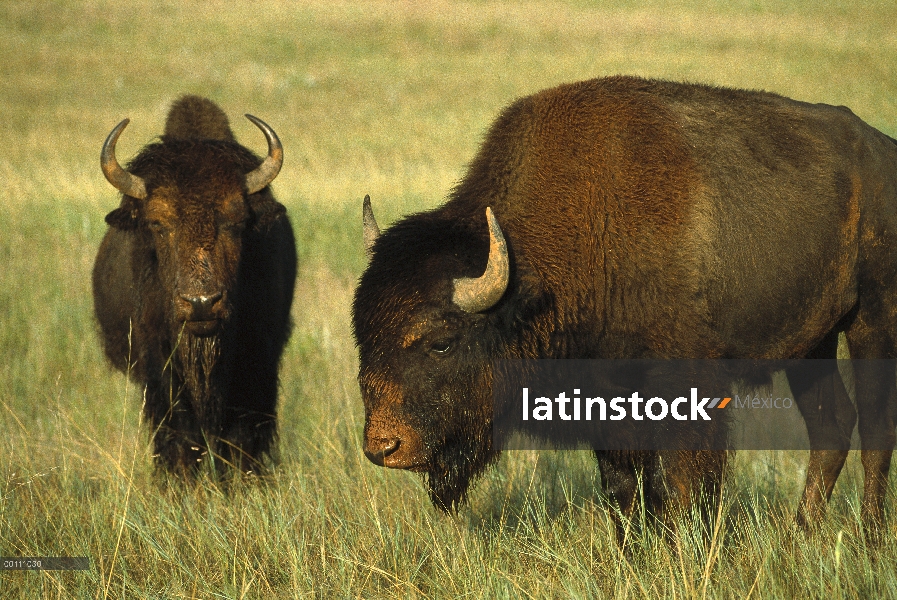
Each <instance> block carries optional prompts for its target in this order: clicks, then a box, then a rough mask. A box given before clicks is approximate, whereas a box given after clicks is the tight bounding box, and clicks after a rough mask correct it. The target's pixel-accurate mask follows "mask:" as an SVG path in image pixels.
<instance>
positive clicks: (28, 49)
mask: <svg viewBox="0 0 897 600" xmlns="http://www.w3.org/2000/svg"><path fill="white" fill-rule="evenodd" d="M894 22H897V4H894V3H893V2H891V1H881V2H865V3H862V5H860V4H857V3H854V2H850V1H847V0H842V1H839V2H830V3H817V2H809V1H807V0H798V1H796V2H795V1H788V2H785V1H779V2H763V3H761V2H755V1H751V0H738V1H731V0H730V1H727V2H723V1H714V2H701V3H698V2H694V3H688V4H686V3H681V2H670V1H660V0H655V1H651V2H626V1H623V0H619V1H617V2H606V3H601V5H600V7H596V5H595V4H594V3H590V2H584V1H581V0H579V1H571V2H532V3H487V2H469V3H448V2H434V3H394V2H386V1H381V2H372V3H365V4H353V3H345V2H326V3H323V2H322V3H312V2H292V3H285V2H274V1H263V2H254V3H239V4H237V3H229V2H224V1H219V2H208V3H198V2H195V3H181V2H163V3H159V2H149V1H147V0H133V1H132V2H129V3H113V2H101V1H95V2H89V1H85V2H78V3H75V2H62V1H58V2H52V1H36V2H17V1H7V2H3V3H0V114H2V118H0V139H3V141H4V143H3V145H2V147H0V555H4V556H28V555H32V556H53V555H70V556H80V555H86V556H89V557H90V558H91V562H92V565H93V566H92V569H91V570H90V571H88V572H9V571H5V572H0V597H3V598H15V597H23V598H33V597H52V598H56V597H62V598H66V597H74V598H104V597H115V598H123V597H127V598H157V597H165V598H174V597H196V598H238V597H246V598H256V597H257V598H270V597H279V598H293V597H304V596H309V597H312V596H321V597H332V596H338V597H339V596H352V597H381V596H385V597H403V598H406V597H409V598H416V597H465V596H466V597H515V598H516V597H537V598H546V597H547V598H554V597H583V598H589V597H608V598H610V597H638V598H661V597H662V598H680V597H722V598H728V597H741V598H744V597H754V598H759V597H782V598H789V597H794V596H801V597H810V598H831V597H897V569H895V564H897V523H895V521H897V518H895V516H894V514H893V512H894V511H893V510H892V511H891V513H892V515H891V517H892V518H891V519H890V521H889V525H888V530H887V532H886V537H885V543H884V545H883V547H882V548H880V549H878V550H873V549H870V548H868V547H867V546H866V545H865V543H864V541H863V538H862V536H860V535H859V534H858V517H857V512H858V506H859V504H858V503H859V497H860V493H861V490H862V474H861V473H862V470H861V468H860V465H859V461H858V459H857V457H855V456H851V458H850V460H849V462H848V465H847V467H846V468H845V472H844V473H843V475H842V478H841V480H840V481H839V484H838V487H837V488H836V490H835V496H834V498H833V502H832V504H831V506H830V510H829V516H828V518H827V519H826V522H825V524H824V526H823V528H822V529H821V530H820V531H819V532H818V533H817V534H816V535H815V536H813V537H810V538H807V537H806V536H804V535H803V534H800V533H799V532H797V531H796V530H795V529H794V527H793V525H792V522H793V511H794V509H795V507H796V504H797V500H798V497H799V494H800V490H801V486H802V481H803V474H804V473H803V466H804V465H805V461H806V455H805V454H804V453H800V452H779V453H775V452H765V453H754V452H742V453H740V454H739V455H738V456H737V457H736V460H735V465H734V468H733V469H732V473H731V477H730V481H729V485H728V487H727V491H726V495H725V503H724V504H723V506H722V508H721V516H720V518H719V519H718V520H717V521H714V523H711V524H710V526H711V529H714V528H715V531H716V534H715V537H714V538H713V543H712V544H710V545H705V544H704V543H703V542H701V535H700V533H699V532H697V531H692V532H689V527H693V526H694V521H685V522H684V523H683V532H682V534H681V535H680V537H679V538H678V542H675V543H670V542H668V541H667V540H666V539H665V538H664V537H663V536H662V535H658V533H657V532H656V531H655V530H652V529H650V528H648V529H646V530H642V529H640V528H638V527H636V529H634V530H633V532H632V535H633V542H632V545H631V553H630V556H628V557H623V556H621V554H620V550H619V548H618V546H617V544H616V542H615V538H614V534H613V531H612V527H611V524H610V513H609V508H608V506H607V504H606V502H605V500H604V498H603V496H602V495H601V492H600V489H599V486H598V484H597V473H596V469H595V466H594V463H593V461H592V460H591V458H590V455H588V454H587V453H582V452H567V453H561V452H558V453H549V452H543V453H535V452H513V453H507V454H506V455H505V456H504V457H503V458H502V460H501V461H500V463H499V464H498V465H497V467H496V468H495V469H492V470H491V471H489V473H488V475H487V476H486V477H484V478H483V480H481V481H480V482H479V483H478V484H477V485H476V487H475V488H474V490H473V493H472V495H471V501H470V504H469V506H468V507H466V508H464V509H462V510H461V511H460V513H459V514H458V515H457V516H456V517H452V518H449V517H445V516H442V515H440V514H438V513H437V512H435V511H434V510H433V509H432V508H431V507H430V505H429V502H428V500H427V497H426V492H425V490H424V488H423V486H422V484H421V482H420V480H419V479H418V478H417V477H416V476H415V475H413V474H410V473H403V472H396V471H388V470H384V469H379V468H377V467H375V466H373V465H372V464H370V463H368V461H367V460H366V459H365V458H364V456H363V454H362V453H361V448H360V434H361V427H362V424H363V418H364V416H363V410H362V407H361V402H360V399H359V393H358V389H357V385H356V383H355V373H356V369H357V363H356V360H357V359H356V353H355V348H354V345H353V342H352V337H351V333H350V329H349V314H350V302H351V296H352V290H353V287H354V285H355V281H356V279H357V277H358V275H359V274H360V272H361V270H362V269H363V268H364V263H365V259H364V254H363V250H362V247H361V223H360V221H361V219H360V213H361V210H360V208H361V199H362V198H363V197H364V194H366V193H369V194H371V196H372V198H373V201H374V207H375V210H376V212H377V216H378V219H379V221H380V223H381V225H388V224H389V223H391V222H393V221H394V220H395V219H397V218H398V217H400V216H401V215H404V214H407V213H409V212H413V211H417V210H422V209H425V208H430V207H433V206H436V205H438V204H439V203H440V202H442V201H443V199H444V198H445V196H446V194H447V192H448V190H449V189H450V187H451V186H452V184H453V183H454V182H456V181H457V180H458V179H459V178H460V176H461V174H462V173H463V168H464V165H465V163H466V162H467V161H469V160H470V159H471V157H472V155H473V153H474V151H475V150H476V147H477V145H478V144H479V142H480V140H481V138H482V135H483V133H484V131H485V129H486V127H487V126H488V125H489V123H490V122H491V120H492V119H493V118H494V117H495V116H496V115H497V113H498V111H499V110H500V109H501V108H502V107H503V106H504V105H506V104H507V103H508V102H510V101H511V100H512V99H514V98H516V97H519V96H521V95H524V94H527V93H531V92H534V91H536V90H538V89H541V88H544V87H547V86H550V85H554V84H557V83H560V82H564V81H573V80H579V79H585V78H589V77H595V76H602V75H609V74H615V73H633V74H638V75H643V76H657V77H665V78H670V79H678V80H690V81H701V82H708V83H714V84H719V85H731V86H738V87H748V88H763V89H769V90H772V91H776V92H780V93H783V94H785V95H788V96H792V97H795V98H798V99H802V100H807V101H814V102H827V103H830V104H845V105H848V106H850V107H851V108H852V109H853V110H854V112H856V113H857V114H858V115H860V116H861V117H862V118H863V119H865V120H866V121H867V122H869V123H870V124H872V125H874V126H876V127H878V128H880V129H881V130H882V131H884V132H886V133H888V134H890V135H892V136H897V58H895V57H897V35H895V29H894V27H893V23H894ZM185 92H190V93H199V94H204V95H207V96H210V97H212V98H213V99H214V100H216V101H217V102H219V103H220V104H221V105H222V107H223V108H224V109H225V110H226V111H227V112H228V113H229V114H230V115H231V118H232V125H233V127H234V130H235V132H236V134H237V136H238V138H239V139H240V140H241V141H243V142H244V143H245V144H247V145H248V146H250V147H251V148H254V149H255V150H256V151H258V152H263V151H264V140H263V138H262V136H261V135H260V134H259V133H258V131H257V130H256V129H255V128H254V127H253V126H252V125H251V124H250V123H249V122H248V121H246V120H245V119H243V118H242V117H240V116H239V115H242V114H243V113H245V112H250V113H252V114H255V115H257V116H259V117H261V118H262V119H264V120H265V121H266V122H268V123H269V124H271V125H272V126H273V127H274V128H275V129H276V130H277V132H278V134H279V135H280V137H281V139H282V141H283V143H284V146H285V149H286V163H285V166H284V169H283V172H282V174H281V175H280V177H279V178H278V179H277V181H276V182H275V184H274V188H275V193H276V194H277V195H278V198H279V199H280V200H281V201H283V202H284V203H285V204H286V205H287V207H288V209H289V213H290V215H291V218H292V220H293V224H294V227H295V228H296V231H297V237H298V242H299V245H300V250H299V253H300V273H299V278H298V281H297V301H296V303H295V306H294V318H295V321H296V329H295V331H294V334H293V338H292V340H291V342H290V345H289V347H288V349H287V353H286V356H285V357H284V361H283V368H282V395H281V413H280V417H281V419H280V429H281V435H280V463H279V466H278V467H277V468H276V470H275V471H274V473H273V475H272V477H271V478H270V480H269V481H267V482H266V483H264V484H250V485H242V486H237V488H236V489H235V490H234V491H233V492H232V494H231V495H230V496H229V497H225V496H224V495H223V494H222V493H221V491H220V490H218V489H217V488H216V487H215V485H214V484H212V483H210V482H208V481H204V482H202V483H201V484H199V485H197V486H196V487H193V488H189V489H183V488H182V487H179V486H170V487H166V486H165V485H160V484H158V482H156V481H154V480H153V479H152V477H151V467H150V462H151V461H150V458H149V449H148V444H147V439H148V438H147V432H146V431H145V428H143V427H142V426H141V423H140V419H139V414H140V399H141V395H140V390H139V389H137V388H135V386H134V385H133V384H131V383H130V382H128V381H127V379H126V377H124V376H123V375H121V374H118V373H114V372H112V371H111V370H110V369H109V367H108V366H107V365H106V363H105V362H104V359H103V357H102V354H101V351H100V347H99V343H98V340H97V335H96V325H95V323H94V321H93V317H92V304H91V298H90V284H89V278H90V269H91V266H92V261H93V257H94V255H95V252H96V249H97V247H98V244H99V241H100V239H101V238H102V235H103V232H104V230H105V224H104V222H103V216H104V215H105V213H106V212H107V211H108V210H111V209H112V208H113V207H114V206H115V205H116V203H117V197H116V193H115V192H114V190H113V189H112V188H111V187H110V186H109V185H108V184H107V183H106V181H105V180H104V179H103V177H102V175H101V173H100V170H99V168H98V167H99V165H98V155H99V149H100V145H101V144H102V141H103V139H104V138H105V136H106V134H107V133H108V132H109V130H110V129H111V128H112V126H113V125H114V124H115V123H117V122H118V121H119V120H121V119H122V118H124V117H126V116H128V117H130V118H131V120H132V121H131V125H130V126H129V128H128V130H127V132H126V133H125V134H124V136H123V138H122V139H121V141H120V142H119V150H118V153H119V156H120V157H121V158H123V159H125V158H128V157H130V156H133V154H134V153H135V152H136V151H137V150H138V149H139V148H140V147H141V146H142V145H143V144H145V143H147V142H149V141H150V140H152V139H153V137H154V136H156V135H158V134H159V133H160V131H161V128H162V124H163V121H164V117H165V112H166V109H167V107H168V105H169V104H170V102H171V101H172V100H173V99H174V98H175V97H177V96H178V95H179V94H181V93H185ZM891 480H892V491H891V494H890V497H889V504H893V503H894V500H895V494H894V490H893V488H894V481H895V475H894V474H893V473H892V479H891ZM636 525H638V523H636Z"/></svg>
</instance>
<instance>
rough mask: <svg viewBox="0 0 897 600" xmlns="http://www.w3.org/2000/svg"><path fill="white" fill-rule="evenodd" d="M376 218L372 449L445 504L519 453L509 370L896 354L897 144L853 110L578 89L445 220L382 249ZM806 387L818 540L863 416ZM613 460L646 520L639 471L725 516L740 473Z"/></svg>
mask: <svg viewBox="0 0 897 600" xmlns="http://www.w3.org/2000/svg"><path fill="white" fill-rule="evenodd" d="M364 224H365V241H366V244H367V250H368V253H369V256H370V257H371V258H370V262H369V265H368V267H367V270H366V271H365V272H364V274H363V275H362V277H361V280H360V282H359V285H358V288H357V290H356V293H355V301H354V314H353V318H354V333H355V338H356V342H357V345H358V348H359V354H360V372H359V383H360V387H361V393H362V397H363V400H364V406H365V412H366V419H365V427H364V450H365V453H366V455H367V456H368V458H369V459H371V460H372V461H373V462H375V463H376V464H379V465H383V466H386V467H392V468H400V469H410V470H414V471H419V472H421V473H424V474H426V477H427V483H428V486H429V490H430V496H431V499H432V500H433V502H434V503H435V504H436V505H437V506H438V507H440V508H442V509H445V510H447V509H449V508H450V507H451V506H452V505H453V504H454V503H456V502H459V501H461V500H463V498H464V497H465V493H466V491H467V488H468V485H469V483H470V481H471V480H472V479H473V478H474V477H476V476H477V475H478V474H479V473H481V472H482V471H483V469H484V468H485V467H486V466H487V465H488V464H489V463H490V461H492V460H494V459H495V458H496V455H497V453H498V449H497V448H494V447H493V445H492V443H493V442H492V436H491V431H490V429H491V426H492V419H493V412H492V411H493V407H492V389H491V388H492V383H493V361H494V360H495V359H501V358H552V359H568V358H596V359H597V358H601V359H615V358H749V359H790V358H801V357H830V358H834V357H835V351H836V348H837V339H838V334H839V332H842V331H843V332H844V333H846V338H847V342H848V344H849V348H850V352H851V354H852V357H853V358H894V357H895V354H897V145H895V142H894V140H891V139H890V138H888V137H887V136H885V135H883V134H881V133H880V132H878V131H876V130H875V129H873V128H872V127H870V126H868V125H867V124H865V123H864V122H863V121H861V120H860V119H859V118H857V117H856V116H854V115H853V114H852V113H851V112H850V110H848V109H846V108H843V107H833V106H827V105H822V104H815V105H813V104H806V103H802V102H796V101H793V100H789V99H787V98H783V97H781V96H777V95H775V94H770V93H763V92H755V91H741V90H731V89H720V88H714V87H709V86H703V85H690V84H678V83H671V82H665V81H651V80H644V79H639V78H633V77H610V78H605V79H596V80H591V81H585V82H581V83H575V84H571V85H562V86H560V87H556V88H553V89H549V90H545V91H542V92H540V93H537V94H535V95H533V96H529V97H526V98H523V99H520V100H518V101H516V102H514V103H513V104H512V105H510V106H509V107H508V108H507V109H505V111H504V112H503V113H502V114H501V116H500V117H499V118H498V120H497V121H496V122H495V124H494V125H493V126H492V128H491V130H490V131H489V133H488V135H487V137H486V139H485V142H484V143H483V145H482V147H481V149H480V151H479V153H478V154H477V155H476V157H475V158H474V160H473V162H472V163H471V165H470V166H469V168H468V170H467V174H466V175H465V177H464V178H463V180H462V181H461V182H460V183H459V184H458V185H457V186H456V188H455V189H454V190H453V191H452V193H451V197H450V199H449V201H448V202H447V203H446V204H444V205H443V206H441V207H440V208H437V209H435V210H432V211H430V212H426V213H422V214H417V215H412V216H409V217H407V218H405V219H404V220H402V221H400V222H399V223H397V224H396V225H394V226H392V227H390V228H389V229H388V230H386V231H385V232H383V233H382V234H380V233H379V230H378V228H377V225H376V221H375V220H374V217H373V213H372V212H371V209H370V205H369V203H368V202H366V204H365V210H364ZM378 236H379V237H378ZM890 369H891V370H890V373H889V374H888V373H885V375H887V377H886V379H884V380H883V379H881V378H878V379H875V378H868V377H858V378H857V385H858V389H857V398H858V407H859V425H860V435H861V439H862V440H863V444H864V448H865V450H864V452H863V456H862V458H863V466H864V468H865V477H866V484H865V491H864V503H863V517H864V519H865V521H866V523H867V524H871V525H875V524H877V523H878V522H879V521H880V520H881V516H882V508H883V498H884V493H885V489H886V482H887V476H888V469H889V464H890V459H891V453H892V449H893V447H894V439H895V435H894V434H895V431H894V420H893V419H894V418H893V407H894V406H895V405H897V400H895V381H894V371H893V365H891V366H890ZM787 374H788V376H789V379H790V382H791V385H792V391H793V392H794V394H795V395H796V402H797V404H798V405H799V407H800V408H801V412H802V414H803V415H804V417H805V420H806V422H807V426H808V430H809V433H810V438H811V445H812V447H813V448H814V450H813V452H812V453H811V459H810V466H809V469H808V474H807V482H806V489H805V491H804V496H803V499H802V501H801V505H800V509H799V517H798V518H799V520H800V521H801V522H802V523H804V524H808V523H811V522H814V521H816V520H818V519H819V518H820V516H821V515H822V512H823V510H824V507H825V502H826V501H827V499H828V497H829V495H830V494H831V491H832V487H833V485H834V483H835V479H836V478H837V476H838V473H839V471H840V469H841V467H842V465H843V463H844V460H845V457H846V455H847V449H848V448H849V439H850V432H851V431H852V429H853V426H854V423H855V421H856V411H855V410H854V409H853V407H852V405H851V404H850V403H849V399H848V397H847V394H846V392H844V389H843V384H842V383H841V380H840V378H837V385H838V386H839V390H837V392H838V393H836V394H834V395H831V394H830V395H829V396H828V397H831V398H834V399H833V400H827V402H828V404H829V405H827V406H824V407H823V406H820V405H819V402H818V401H817V400H818V399H819V398H821V397H822V396H821V395H820V389H819V388H820V386H821V385H823V383H822V382H820V380H819V379H813V378H810V377H808V376H806V374H805V373H803V372H801V370H800V369H799V368H795V369H792V370H789V371H788V373H787ZM870 381H879V382H882V381H884V383H883V384H882V385H884V386H886V389H884V390H877V389H872V387H874V386H872V387H870V385H868V383H869V382H870ZM882 391H884V393H878V392H882ZM884 404H889V407H888V406H883V405H884ZM886 408H890V410H891V412H888V411H887V410H885V409H886ZM515 410H519V408H515ZM886 414H887V415H888V416H887V417H886V418H880V417H882V415H886ZM719 433H720V432H719V431H715V432H714V431H710V433H709V435H718V434H719ZM708 447H713V446H712V445H710V446H708ZM596 454H597V457H598V461H599V464H600V468H601V474H602V481H603V484H604V485H605V487H606V489H607V491H608V492H609V494H610V496H611V497H612V498H613V499H614V500H615V501H616V502H618V503H619V504H620V506H621V507H622V508H623V510H624V511H625V512H629V511H630V510H631V509H632V507H633V502H634V498H636V497H637V485H636V482H637V480H638V479H639V477H641V478H643V482H644V488H643V490H644V497H645V500H646V502H647V503H648V504H649V507H650V508H651V509H652V510H654V511H657V512H663V511H664V510H665V509H668V508H671V507H680V508H681V507H683V506H686V505H687V504H688V503H689V502H691V500H693V499H694V497H695V495H696V494H697V493H700V491H701V490H703V491H704V492H707V493H709V494H710V499H711V501H712V500H713V494H715V493H716V490H718V484H719V481H720V478H721V477H722V474H723V471H724V466H725V454H724V453H719V452H712V451H699V452H658V451H654V452H634V451H633V452H624V451H620V452H603V451H602V452H598V451H596Z"/></svg>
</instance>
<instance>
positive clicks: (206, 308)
mask: <svg viewBox="0 0 897 600" xmlns="http://www.w3.org/2000/svg"><path fill="white" fill-rule="evenodd" d="M222 295H223V294H222V293H221V292H217V293H215V294H212V295H210V296H188V295H187V294H181V295H180V296H181V300H183V301H185V302H187V303H188V304H189V305H190V309H191V312H190V320H191V321H211V320H212V319H214V318H215V317H214V315H213V314H212V308H213V307H214V306H215V303H216V302H218V301H219V300H221V297H222Z"/></svg>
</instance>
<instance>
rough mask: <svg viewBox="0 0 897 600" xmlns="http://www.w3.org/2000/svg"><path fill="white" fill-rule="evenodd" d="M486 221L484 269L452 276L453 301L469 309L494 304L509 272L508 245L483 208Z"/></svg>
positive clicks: (495, 223) (493, 220)
mask: <svg viewBox="0 0 897 600" xmlns="http://www.w3.org/2000/svg"><path fill="white" fill-rule="evenodd" d="M486 221H487V222H488V223H489V262H487V263H486V271H485V272H484V273H483V274H482V275H481V276H480V277H459V278H458V279H455V280H454V286H455V288H454V292H453V294H452V302H454V303H455V304H457V305H458V306H460V307H461V309H462V310H464V311H467V312H470V313H476V312H482V311H484V310H487V309H489V308H492V307H493V306H495V303H496V302H498V301H499V300H500V299H501V297H502V296H503V295H504V293H505V290H506V289H507V287H508V278H509V276H510V266H509V260H508V246H507V244H506V242H505V236H504V235H502V233H501V227H499V226H498V221H497V220H496V219H495V215H494V214H492V209H491V208H487V209H486Z"/></svg>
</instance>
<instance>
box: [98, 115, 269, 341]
mask: <svg viewBox="0 0 897 600" xmlns="http://www.w3.org/2000/svg"><path fill="white" fill-rule="evenodd" d="M246 117H247V118H248V119H250V120H251V121H252V122H253V123H254V124H255V125H256V126H257V127H258V128H259V129H261V130H262V132H263V133H264V134H265V137H266V138H267V140H268V156H267V158H265V159H264V161H261V164H259V162H260V161H259V159H258V158H256V157H255V156H254V155H253V154H252V153H251V152H250V151H249V150H247V149H245V148H243V147H242V146H240V145H239V144H237V143H236V142H234V141H233V140H232V139H199V138H189V139H188V138H178V137H175V136H172V135H165V136H163V137H162V142H161V143H156V144H150V145H148V146H147V147H146V148H144V149H143V150H142V151H141V153H140V154H139V155H138V156H137V157H135V159H134V160H133V161H131V163H130V164H129V165H128V169H127V170H125V169H123V168H122V167H121V166H119V164H118V161H117V160H116V158H115V144H116V142H117V141H118V138H119V136H120V135H121V132H122V130H123V129H124V128H125V126H126V125H127V124H128V122H129V120H128V119H125V120H124V121H122V122H121V123H119V124H118V125H117V126H116V127H115V128H114V129H113V130H112V132H111V133H110V134H109V137H108V138H107V139H106V142H105V144H104V145H103V150H102V154H101V165H102V169H103V173H104V174H105V176H106V179H108V180H109V182H110V183H112V185H114V186H115V187H116V188H118V189H119V190H120V191H121V192H122V193H123V195H124V196H123V199H122V203H121V206H120V207H119V208H117V209H116V210H113V211H112V212H111V213H109V214H108V215H107V216H106V222H107V223H109V224H110V225H111V226H113V227H115V228H118V229H121V230H129V231H134V232H135V233H136V234H137V235H138V236H139V238H138V239H139V240H140V243H138V244H137V246H138V247H140V248H142V249H144V250H145V251H146V252H147V253H149V254H150V255H151V256H150V257H149V258H150V264H153V265H155V266H156V268H155V269H153V272H152V273H140V274H135V275H137V277H138V281H145V280H146V278H155V280H153V281H150V282H148V285H149V286H151V287H154V288H156V287H157V288H159V289H160V290H161V292H162V293H164V294H165V295H166V296H167V298H166V299H164V303H165V304H166V305H168V306H170V308H171V310H170V311H169V313H168V314H167V315H165V317H164V318H165V320H166V321H168V323H167V324H168V326H169V327H171V328H173V329H175V330H177V331H180V330H181V329H182V328H183V329H184V330H185V331H186V332H187V333H188V334H191V335H192V336H196V337H207V336H211V335H215V334H217V333H218V332H219V331H220V330H221V329H222V328H223V327H224V326H225V324H226V323H227V322H228V319H229V318H230V316H231V314H232V312H233V308H234V306H235V302H236V299H235V297H234V296H235V295H236V294H237V293H238V289H237V282H238V275H239V269H240V264H241V254H242V252H243V245H244V240H245V238H246V236H248V235H252V232H253V230H256V231H259V230H261V229H262V228H263V227H264V226H265V225H266V224H267V223H269V222H271V221H272V220H273V218H275V217H276V216H278V215H280V214H282V213H283V212H284V211H285V209H284V207H283V206H282V205H281V204H279V203H277V202H276V201H275V200H274V198H273V196H272V195H271V193H270V191H269V190H268V188H267V186H268V184H269V183H270V182H271V181H272V180H273V179H274V178H275V177H276V176H277V173H278V172H279V171H280V167H281V165H282V163H283V149H282V147H281V144H280V141H279V140H278V138H277V135H276V134H275V133H274V131H273V130H272V129H271V128H270V127H268V125H266V124H265V123H263V122H262V121H261V120H259V119H257V118H255V117H253V116H251V115H246ZM157 291H158V290H157Z"/></svg>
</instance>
